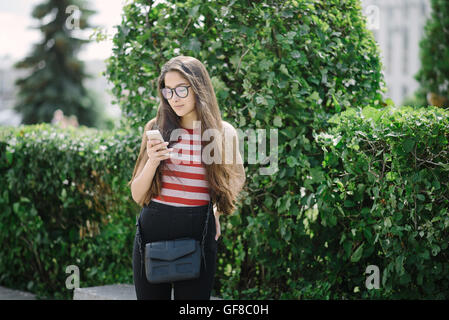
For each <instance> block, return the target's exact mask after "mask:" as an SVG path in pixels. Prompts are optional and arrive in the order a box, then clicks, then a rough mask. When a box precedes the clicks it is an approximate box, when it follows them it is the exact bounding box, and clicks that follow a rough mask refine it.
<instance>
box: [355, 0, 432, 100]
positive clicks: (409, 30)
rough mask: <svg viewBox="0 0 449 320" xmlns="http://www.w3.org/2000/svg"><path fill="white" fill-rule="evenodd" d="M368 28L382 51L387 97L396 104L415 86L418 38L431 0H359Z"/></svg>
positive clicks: (418, 62) (422, 30)
mask: <svg viewBox="0 0 449 320" xmlns="http://www.w3.org/2000/svg"><path fill="white" fill-rule="evenodd" d="M362 9H363V13H364V15H365V16H366V18H367V23H368V28H369V29H370V30H371V31H372V32H373V34H374V37H375V39H376V41H377V43H378V45H379V49H380V52H381V58H382V64H383V74H384V77H385V82H386V85H387V88H388V91H387V93H386V96H385V97H386V98H391V99H392V100H393V101H394V102H395V104H398V105H399V104H402V101H403V100H404V99H405V98H406V97H408V96H411V95H413V93H414V92H415V91H416V89H417V88H418V82H417V81H416V80H415V78H414V76H415V74H416V73H417V72H418V70H419V68H420V57H419V42H420V40H421V38H422V36H423V34H424V25H425V24H426V21H427V19H428V18H429V17H430V12H431V6H430V0H362Z"/></svg>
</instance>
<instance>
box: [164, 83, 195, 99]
mask: <svg viewBox="0 0 449 320" xmlns="http://www.w3.org/2000/svg"><path fill="white" fill-rule="evenodd" d="M189 87H191V86H179V87H176V88H174V89H171V88H162V89H161V93H162V96H163V97H164V98H165V99H167V100H169V99H171V98H172V97H173V91H175V92H176V95H177V96H178V97H180V98H185V97H187V96H188V95H189Z"/></svg>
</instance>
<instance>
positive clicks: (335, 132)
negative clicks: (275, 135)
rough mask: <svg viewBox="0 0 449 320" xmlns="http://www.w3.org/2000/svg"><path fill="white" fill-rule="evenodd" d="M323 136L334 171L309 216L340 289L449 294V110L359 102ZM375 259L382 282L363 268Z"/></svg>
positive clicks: (320, 253) (328, 275) (360, 294)
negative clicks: (369, 282) (374, 283)
mask: <svg viewBox="0 0 449 320" xmlns="http://www.w3.org/2000/svg"><path fill="white" fill-rule="evenodd" d="M330 123H334V124H336V126H335V127H334V128H333V129H332V130H331V131H330V132H328V133H322V134H320V135H318V136H317V141H319V143H320V144H321V145H322V147H323V150H324V153H325V157H324V161H323V167H324V168H325V170H326V179H324V180H323V182H322V183H321V185H320V186H318V187H317V191H316V192H315V197H316V201H317V204H318V211H319V213H318V215H317V216H316V217H314V218H313V219H311V220H310V219H307V220H308V229H309V231H310V237H311V238H312V239H311V241H312V242H313V243H314V244H315V246H314V249H315V251H314V255H315V256H316V257H317V259H319V260H321V261H322V263H323V264H324V266H325V269H326V270H325V272H323V274H321V277H322V278H324V279H326V281H328V282H329V283H330V284H331V287H330V291H332V294H333V295H334V296H335V297H347V298H366V297H383V298H395V299H418V298H419V299H448V298H449V249H448V243H447V239H448V236H449V230H448V227H449V212H448V207H449V197H448V195H449V145H448V141H449V112H448V111H445V110H442V109H439V108H436V107H429V108H416V109H414V108H411V107H401V108H398V107H393V106H390V107H388V108H385V109H382V110H376V109H374V108H370V107H367V108H364V109H363V110H361V109H360V108H358V109H351V110H348V111H345V112H343V113H342V114H341V115H338V116H335V117H334V118H333V119H331V120H330ZM368 265H377V266H378V267H379V269H380V273H381V283H380V289H379V290H371V291H369V290H367V288H366V287H365V279H366V277H367V276H368V275H366V274H365V270H366V268H367V266H368Z"/></svg>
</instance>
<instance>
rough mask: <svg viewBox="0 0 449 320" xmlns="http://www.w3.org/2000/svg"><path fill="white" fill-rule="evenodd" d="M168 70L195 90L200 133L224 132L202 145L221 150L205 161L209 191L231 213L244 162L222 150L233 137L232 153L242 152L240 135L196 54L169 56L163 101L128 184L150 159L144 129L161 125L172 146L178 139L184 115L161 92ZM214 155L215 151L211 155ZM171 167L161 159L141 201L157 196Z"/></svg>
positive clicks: (219, 207) (241, 182)
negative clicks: (175, 134)
mask: <svg viewBox="0 0 449 320" xmlns="http://www.w3.org/2000/svg"><path fill="white" fill-rule="evenodd" d="M169 71H177V72H179V73H180V74H181V75H182V76H183V77H184V78H185V79H186V80H187V81H188V82H189V84H190V85H191V88H192V89H193V92H194V94H195V109H196V113H197V115H198V121H200V122H201V137H203V133H204V131H206V130H208V129H216V130H218V132H220V133H221V136H219V137H218V139H216V137H214V138H213V140H212V141H211V142H209V141H203V139H202V141H201V144H202V147H203V148H204V146H205V145H207V144H209V143H212V144H213V147H212V150H213V152H212V153H215V151H217V152H218V156H219V158H220V159H222V161H221V163H215V161H213V162H212V163H211V164H206V163H204V162H203V165H204V166H205V168H206V176H207V180H208V183H209V195H210V198H211V201H212V203H213V204H214V205H216V208H217V210H218V212H220V213H223V214H231V213H232V212H234V210H235V209H236V201H237V198H238V195H239V193H240V191H241V190H242V188H243V187H244V184H245V180H246V179H245V170H244V167H243V164H238V163H237V162H236V160H233V161H234V162H233V163H231V164H228V162H229V161H228V162H226V163H225V154H224V152H223V150H226V152H227V150H228V149H224V148H225V147H224V146H225V143H229V140H226V139H233V141H232V146H233V152H234V154H233V156H232V157H231V158H232V159H234V155H235V154H236V152H239V151H238V150H237V148H236V145H237V142H236V141H235V139H238V137H237V135H236V131H235V130H232V126H230V125H229V124H227V123H226V125H224V124H223V123H222V119H221V114H220V110H219V108H218V103H217V98H216V96H215V92H214V89H213V86H212V82H211V80H210V77H209V74H208V72H207V70H206V68H205V67H204V65H203V64H202V63H201V62H200V61H199V60H198V59H196V58H194V57H189V56H177V57H174V58H172V59H170V60H169V61H168V62H167V63H165V64H164V66H163V67H162V70H161V74H160V76H159V78H158V82H157V83H158V85H157V89H158V90H157V94H158V96H159V99H160V101H161V102H160V104H159V107H158V110H157V115H156V118H154V119H152V120H150V121H149V122H148V123H147V124H146V125H145V128H144V132H143V135H142V144H141V146H140V152H139V156H138V158H137V161H136V165H135V167H134V171H133V175H132V178H131V180H130V181H129V183H128V185H131V184H132V182H133V180H134V179H135V177H136V174H137V169H138V168H139V164H140V163H141V162H142V161H143V163H146V161H147V160H148V154H147V151H146V149H147V140H148V138H147V136H146V134H145V131H147V130H153V129H159V131H160V132H161V134H162V136H163V138H164V141H168V142H169V146H168V147H169V148H170V147H171V145H172V144H173V143H175V142H176V141H170V135H171V132H172V131H173V130H175V129H179V128H182V127H181V117H179V116H178V115H177V114H176V113H175V112H174V111H173V109H172V108H171V107H170V105H169V104H168V101H167V100H166V99H165V98H164V97H163V96H162V94H161V89H162V88H164V87H165V83H164V79H165V75H166V73H167V72H169ZM211 157H214V155H211ZM163 169H168V166H167V164H166V162H165V160H162V161H161V163H160V164H159V166H158V167H157V169H156V172H155V175H154V178H153V181H152V183H151V186H150V188H149V189H148V191H147V192H146V194H145V196H144V199H143V200H142V201H141V203H139V204H140V205H141V206H144V205H148V204H149V202H150V200H151V199H152V198H153V197H156V196H158V195H159V194H160V192H161V187H162V171H163Z"/></svg>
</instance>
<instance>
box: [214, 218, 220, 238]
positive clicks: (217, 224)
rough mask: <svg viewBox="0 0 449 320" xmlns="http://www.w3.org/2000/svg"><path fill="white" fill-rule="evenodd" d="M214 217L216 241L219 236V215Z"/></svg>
mask: <svg viewBox="0 0 449 320" xmlns="http://www.w3.org/2000/svg"><path fill="white" fill-rule="evenodd" d="M214 216H215V228H216V234H215V241H217V240H218V238H219V237H220V236H221V227H220V215H219V214H217V213H215V214H214Z"/></svg>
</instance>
